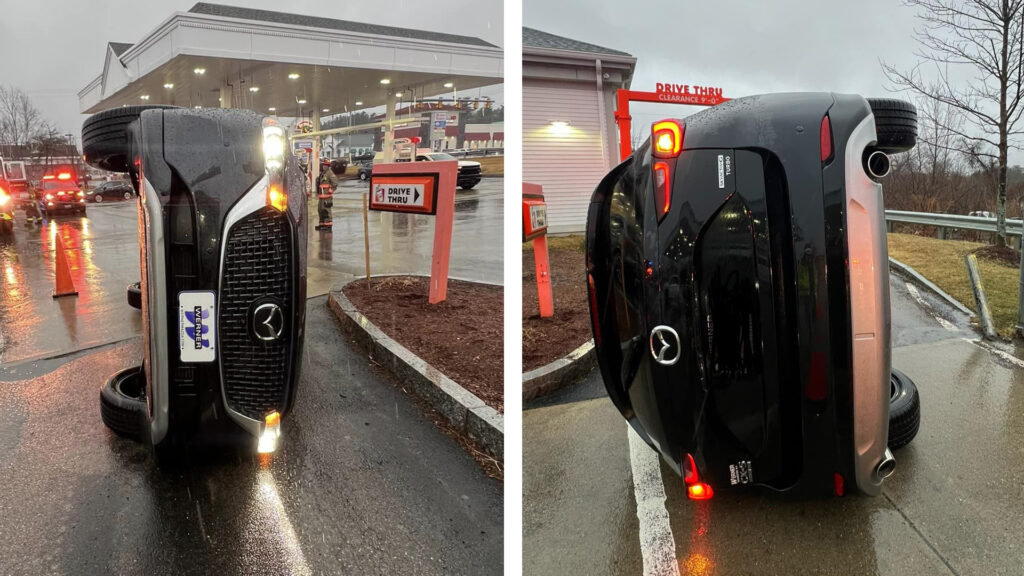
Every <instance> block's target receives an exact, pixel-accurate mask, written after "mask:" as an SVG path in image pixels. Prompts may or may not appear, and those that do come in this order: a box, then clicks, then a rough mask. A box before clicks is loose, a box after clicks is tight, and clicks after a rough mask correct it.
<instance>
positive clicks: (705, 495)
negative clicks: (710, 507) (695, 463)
mask: <svg viewBox="0 0 1024 576" xmlns="http://www.w3.org/2000/svg"><path fill="white" fill-rule="evenodd" d="M686 495H687V496H689V497H690V500H710V499H711V497H712V496H714V495H715V492H714V491H713V490H712V489H711V486H709V485H707V484H705V483H703V482H698V483H696V484H690V485H689V486H687V487H686Z"/></svg>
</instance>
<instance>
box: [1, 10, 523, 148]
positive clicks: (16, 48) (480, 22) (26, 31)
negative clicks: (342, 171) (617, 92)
mask: <svg viewBox="0 0 1024 576" xmlns="http://www.w3.org/2000/svg"><path fill="white" fill-rule="evenodd" d="M195 3H196V0H103V1H96V0H28V1H26V0H0V84H8V85H13V86H16V87H18V88H21V89H22V90H24V91H26V92H27V93H28V94H29V96H30V97H31V99H32V101H33V103H35V105H36V107H37V108H39V109H40V111H42V113H43V114H44V116H46V118H48V119H49V120H50V121H51V122H53V123H54V124H55V125H56V126H57V127H58V129H59V130H60V131H61V132H62V133H73V134H75V138H76V140H78V138H79V137H80V131H81V128H82V121H83V120H84V119H85V116H83V115H80V114H79V113H78V91H79V90H81V89H82V88H84V87H85V85H86V84H88V83H89V82H91V81H92V80H93V79H94V78H96V77H97V76H99V75H100V73H101V72H103V58H104V56H105V54H106V46H107V42H126V43H134V42H137V41H138V40H140V39H142V38H143V37H144V36H145V35H147V34H149V32H151V31H152V30H154V29H155V28H156V27H157V26H158V25H159V24H160V23H161V22H163V21H164V20H166V19H167V18H168V17H169V16H170V15H171V14H172V13H174V12H186V11H188V9H189V8H191V7H192V6H193V5H194V4H195ZM215 3H218V4H228V5H233V6H245V7H248V8H260V9H264V10H275V11H278V12H291V13H294V14H315V15H319V16H323V17H325V18H337V19H341V20H354V21H357V22H370V23H374V24H382V25H388V26H399V27H403V28H417V29H421V30H433V31H438V32H447V33H451V34H460V35H463V36H475V37H477V38H481V39H483V40H486V41H487V42H490V43H492V44H495V45H497V46H502V45H503V44H504V42H503V40H502V36H503V29H502V23H503V14H502V3H501V1H500V0H445V2H443V3H435V2H424V1H423V0H359V1H355V0H338V1H334V2H324V1H312V0H291V1H290V2H282V1H280V0H224V1H220V2H215ZM473 92H475V91H473ZM500 92H501V91H500V89H490V90H488V89H484V91H483V95H484V96H491V97H492V98H496V99H497V100H498V101H499V102H500V101H502V100H501V99H500Z"/></svg>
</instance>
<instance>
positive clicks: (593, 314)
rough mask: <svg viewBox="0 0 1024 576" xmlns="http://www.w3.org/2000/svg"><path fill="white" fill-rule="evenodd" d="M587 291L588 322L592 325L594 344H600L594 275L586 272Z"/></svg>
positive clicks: (599, 325)
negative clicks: (588, 297)
mask: <svg viewBox="0 0 1024 576" xmlns="http://www.w3.org/2000/svg"><path fill="white" fill-rule="evenodd" d="M587 293H588V294H589V296H590V323H591V324H592V325H593V326H594V345H595V346H600V345H601V323H600V319H599V318H598V315H597V289H596V288H594V276H593V274H590V273H589V272H588V273H587Z"/></svg>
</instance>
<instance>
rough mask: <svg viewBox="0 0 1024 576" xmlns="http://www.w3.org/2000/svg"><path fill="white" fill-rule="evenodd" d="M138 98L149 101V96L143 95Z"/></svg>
mask: <svg viewBox="0 0 1024 576" xmlns="http://www.w3.org/2000/svg"><path fill="white" fill-rule="evenodd" d="M139 98H142V99H143V100H149V94H143V95H142V96H139Z"/></svg>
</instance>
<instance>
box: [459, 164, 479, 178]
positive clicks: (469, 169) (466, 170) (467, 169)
mask: <svg viewBox="0 0 1024 576" xmlns="http://www.w3.org/2000/svg"><path fill="white" fill-rule="evenodd" d="M478 174H480V167H479V166H463V167H462V168H460V169H459V176H476V175H478Z"/></svg>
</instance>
